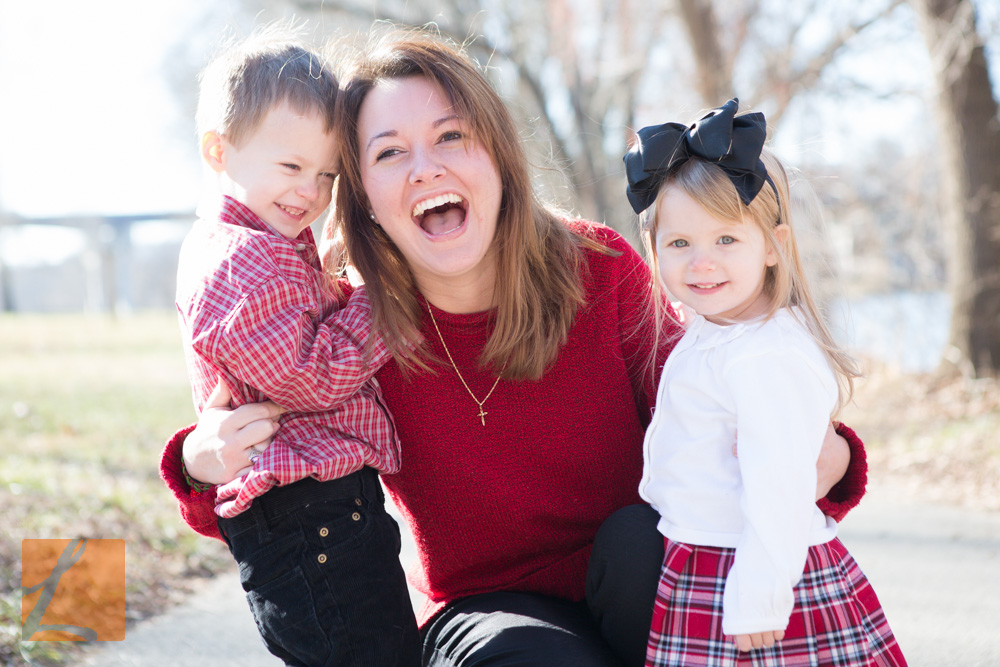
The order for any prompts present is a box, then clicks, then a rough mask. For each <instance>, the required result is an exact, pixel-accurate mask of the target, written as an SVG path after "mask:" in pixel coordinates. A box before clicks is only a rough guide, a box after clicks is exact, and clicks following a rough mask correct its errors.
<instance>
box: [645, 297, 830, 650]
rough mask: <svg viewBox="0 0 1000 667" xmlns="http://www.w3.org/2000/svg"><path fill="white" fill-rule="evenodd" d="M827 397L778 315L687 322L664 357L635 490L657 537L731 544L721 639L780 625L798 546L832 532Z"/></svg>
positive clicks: (825, 378) (823, 370)
mask: <svg viewBox="0 0 1000 667" xmlns="http://www.w3.org/2000/svg"><path fill="white" fill-rule="evenodd" d="M836 401H837V382H836V378H835V376H834V374H833V371H832V370H831V368H830V365H829V363H828V362H827V360H826V357H825V356H824V355H823V353H822V351H821V350H820V348H819V346H818V345H817V344H816V343H815V341H814V340H813V339H812V337H811V336H810V334H809V333H808V331H807V330H806V329H805V328H804V327H803V326H802V325H801V324H800V323H799V322H798V321H796V320H795V318H794V316H793V315H792V313H791V312H789V311H788V310H782V311H779V312H778V313H776V314H775V316H774V317H773V318H771V319H770V320H768V321H766V322H762V321H755V322H751V323H739V324H733V325H730V326H720V325H716V324H713V323H711V322H709V321H707V320H706V319H705V318H703V317H700V316H695V317H694V319H693V321H692V322H691V325H690V326H689V327H688V330H687V331H686V332H685V334H684V337H683V338H682V339H681V340H680V341H679V342H678V344H677V346H676V347H675V348H674V350H673V352H671V354H670V357H669V358H668V359H667V363H666V365H665V366H664V369H663V375H662V377H661V379H660V386H659V389H658V391H657V398H656V411H655V413H654V414H653V419H652V422H651V423H650V425H649V428H648V430H647V431H646V438H645V443H644V446H643V452H644V453H643V456H644V462H645V465H644V468H643V474H642V482H641V483H640V485H639V493H640V495H641V496H642V498H643V499H645V500H646V501H647V502H649V503H650V505H652V506H653V508H654V509H656V510H657V511H658V512H659V513H660V517H661V518H660V522H659V524H658V528H659V531H660V532H661V533H662V534H663V535H664V536H666V537H668V538H670V539H671V540H674V541H676V542H683V543H685V544H692V545H705V546H715V547H731V548H735V549H736V556H735V560H734V563H733V567H732V569H731V570H730V572H729V576H728V578H727V580H726V589H725V593H724V596H723V623H722V628H723V632H725V633H726V634H728V635H735V634H749V633H754V632H763V631H767V630H777V629H783V628H785V627H786V625H787V624H788V618H789V615H790V614H791V611H792V606H793V604H794V599H793V595H792V588H793V587H794V586H795V584H797V583H798V582H799V580H800V579H801V578H802V571H803V568H804V565H805V560H806V553H807V551H808V548H809V546H810V545H816V544H823V543H824V542H828V541H829V540H831V539H833V538H834V537H835V536H836V534H837V524H836V522H835V521H834V520H833V519H830V518H828V517H826V516H824V515H823V513H822V512H821V511H820V510H819V509H818V508H817V507H816V503H815V495H816V483H817V480H816V460H817V458H818V456H819V450H820V448H821V446H822V443H823V438H824V435H825V433H826V430H827V427H828V425H829V423H830V415H831V413H832V411H833V409H834V407H835V405H836ZM734 443H736V444H737V445H738V453H739V455H738V457H734V456H733V452H732V448H733V444H734Z"/></svg>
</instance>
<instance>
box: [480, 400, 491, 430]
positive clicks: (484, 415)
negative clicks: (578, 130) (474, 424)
mask: <svg viewBox="0 0 1000 667" xmlns="http://www.w3.org/2000/svg"><path fill="white" fill-rule="evenodd" d="M488 414H489V413H488V412H486V411H485V410H483V406H481V405H480V406H479V421H481V422H482V423H483V426H486V415H488Z"/></svg>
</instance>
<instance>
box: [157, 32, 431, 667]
mask: <svg viewBox="0 0 1000 667" xmlns="http://www.w3.org/2000/svg"><path fill="white" fill-rule="evenodd" d="M336 95H337V81H336V79H335V77H334V76H333V74H332V73H331V72H330V70H329V69H328V67H327V66H326V64H325V63H324V62H323V61H322V60H321V59H320V58H319V57H318V56H317V55H316V54H314V53H312V52H310V51H308V50H306V49H305V48H303V47H301V46H299V45H298V44H296V43H295V42H294V41H291V40H288V39H279V38H278V37H276V36H275V35H274V34H270V35H269V34H266V33H259V34H257V35H255V36H254V37H251V38H250V39H249V40H247V41H246V42H245V43H243V44H241V45H239V46H237V47H235V48H232V49H229V50H227V51H226V52H224V53H223V54H222V55H221V56H220V57H218V58H217V59H216V60H214V61H213V62H212V63H211V64H210V65H209V67H208V68H207V69H206V70H205V72H204V73H203V74H202V79H201V94H200V99H199V105H198V126H199V127H198V130H199V134H200V135H201V155H202V157H203V159H204V161H205V163H206V164H207V165H208V167H210V169H211V172H210V175H211V176H212V177H213V178H212V180H213V181H214V182H215V183H214V186H213V188H211V189H212V194H211V197H210V198H209V199H208V201H204V202H203V203H202V205H201V206H200V208H199V220H198V221H197V222H196V223H195V225H194V227H193V228H192V230H191V232H190V234H189V235H188V237H187V238H186V239H185V242H184V245H183V247H182V250H181V256H180V264H179V268H178V280H177V310H178V314H179V317H180V324H181V330H182V333H183V336H184V344H185V352H186V357H187V362H188V370H189V373H190V376H191V384H192V390H193V394H194V402H195V407H196V409H197V410H198V411H199V413H200V412H201V410H202V409H203V407H204V406H205V402H206V399H207V398H208V396H209V394H210V392H211V391H212V388H213V387H214V385H215V384H216V382H217V381H218V379H219V378H221V379H223V380H224V382H225V384H226V385H227V386H228V388H229V390H230V392H231V393H232V397H233V398H232V403H233V406H234V407H235V406H237V405H242V404H244V403H248V402H256V401H262V400H266V399H271V400H273V401H275V402H277V403H278V404H280V405H282V406H283V407H285V408H288V409H290V410H292V412H288V413H286V414H285V415H284V416H283V417H282V418H281V428H280V430H279V431H278V433H277V434H276V435H275V437H274V440H273V442H272V444H271V445H270V446H269V447H268V448H267V449H265V450H264V451H263V452H262V453H258V452H256V451H255V450H248V460H249V463H250V464H251V465H252V470H251V471H250V472H249V473H247V474H246V475H244V476H242V477H241V478H238V479H236V480H234V481H232V482H230V483H229V484H225V485H222V486H219V487H217V489H216V494H217V495H216V514H218V516H219V518H218V524H219V532H220V533H221V534H222V535H223V537H224V539H225V540H226V543H227V544H228V545H229V548H230V550H231V551H232V553H233V556H234V557H235V558H236V560H237V562H238V563H239V565H240V578H241V580H242V583H243V588H244V590H246V592H247V600H248V602H249V604H250V608H251V610H252V611H253V614H254V617H255V618H256V621H257V625H258V628H259V630H260V633H261V635H262V636H263V638H264V642H265V644H266V645H267V647H268V649H269V650H270V651H271V653H273V654H274V655H276V656H278V657H279V658H281V659H283V660H284V661H285V662H286V664H289V665H411V664H412V665H419V664H420V657H419V650H420V642H419V637H418V634H417V628H416V622H415V620H414V616H413V611H412V608H411V606H410V600H409V596H408V593H407V589H406V582H405V578H404V576H403V572H402V568H401V566H400V564H399V559H398V554H399V533H398V529H397V527H396V526H395V524H394V522H393V519H392V518H391V517H390V516H389V515H388V514H386V512H385V508H384V496H383V494H382V490H381V487H380V485H379V480H378V473H379V472H384V473H394V472H396V471H397V470H398V469H399V442H398V440H397V438H396V433H395V429H394V427H393V423H392V420H391V418H390V416H389V414H388V412H387V410H386V408H385V406H384V403H383V401H382V397H381V393H380V390H379V387H378V385H377V384H376V382H375V380H374V379H373V378H372V374H373V373H374V371H375V370H377V369H378V368H379V367H380V366H381V365H382V364H383V363H384V362H385V361H386V359H387V358H388V352H387V350H386V348H385V345H384V344H383V343H382V341H381V339H378V340H376V341H373V342H372V344H370V345H369V340H368V339H369V338H370V337H371V336H373V335H374V334H373V333H372V331H371V318H370V309H369V305H368V301H367V297H366V296H365V293H364V289H363V288H360V289H358V290H357V291H355V292H354V293H353V295H352V297H351V299H350V301H349V302H348V303H347V305H346V306H345V307H344V308H342V309H341V308H340V307H339V303H338V299H337V297H338V296H339V290H337V288H336V285H335V284H333V282H332V281H331V280H330V279H329V278H328V277H327V276H326V275H325V274H324V273H323V270H322V268H321V267H320V263H319V259H318V254H317V250H316V244H315V241H314V239H313V235H312V232H311V230H310V228H309V225H310V223H312V222H313V221H315V220H317V219H318V218H319V216H320V215H321V214H323V212H324V211H325V210H326V209H327V207H328V206H329V204H330V199H331V196H332V193H331V190H332V186H333V180H334V175H335V170H336V164H335V162H336V148H337V146H336V141H337V139H336V137H335V136H334V135H333V134H332V132H331V128H332V127H333V108H334V101H335V99H336ZM192 486H193V487H194V488H195V489H196V490H199V491H201V490H202V488H201V485H199V484H197V483H196V482H195V483H193V485H192Z"/></svg>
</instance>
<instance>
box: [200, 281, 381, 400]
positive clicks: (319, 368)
mask: <svg viewBox="0 0 1000 667" xmlns="http://www.w3.org/2000/svg"><path fill="white" fill-rule="evenodd" d="M316 309H317V304H316V300H315V297H314V296H313V295H312V294H311V293H310V292H309V291H308V290H305V289H303V288H302V286H301V285H299V284H296V283H294V282H292V281H289V280H286V279H284V278H282V277H280V276H278V277H274V278H272V279H271V280H269V281H268V282H267V283H266V284H264V285H261V286H260V287H259V288H258V289H256V290H254V291H253V292H251V293H250V294H249V295H248V296H247V297H246V299H244V301H243V303H241V304H240V305H239V307H238V308H237V309H236V311H235V312H234V313H233V314H232V315H231V316H230V317H229V318H228V319H227V320H226V321H225V322H224V323H222V325H220V327H219V330H218V331H216V332H215V333H214V335H212V336H209V337H205V338H204V340H203V341H198V340H196V341H195V342H194V346H195V349H197V350H198V351H199V352H200V353H201V354H204V355H205V356H206V357H209V358H212V359H214V360H216V361H217V362H219V363H221V365H223V366H225V367H226V369H227V371H228V372H229V373H231V374H232V375H234V376H236V377H237V378H239V379H240V380H241V381H242V382H244V383H246V384H248V385H250V386H252V387H254V388H256V389H258V390H259V391H261V392H263V393H264V394H265V395H266V396H267V397H268V398H270V399H271V400H273V401H274V402H276V403H278V404H279V405H281V406H282V407H284V408H288V409H291V410H296V411H301V412H314V411H321V410H329V409H331V408H333V407H335V406H337V405H338V404H340V403H342V402H343V401H345V400H347V399H348V398H350V397H351V396H353V395H354V394H355V393H356V392H357V391H358V389H359V388H360V387H361V385H363V384H364V383H365V382H367V381H368V380H369V379H370V378H371V377H372V375H374V373H375V372H376V371H377V370H378V369H379V368H381V367H382V365H383V364H384V363H385V362H386V361H387V360H388V359H389V357H390V353H389V350H388V347H387V346H386V344H385V342H384V341H383V340H382V338H381V337H380V336H378V334H376V333H375V332H374V330H373V327H372V321H371V307H370V305H369V302H368V295H367V293H366V292H365V290H364V288H363V287H359V288H358V289H356V290H355V291H354V293H353V294H352V295H351V298H350V300H349V301H348V302H347V304H346V305H345V306H344V307H343V308H341V309H339V310H337V311H336V312H335V313H333V314H332V315H330V316H329V317H327V318H326V319H324V320H317V319H316ZM372 337H375V338H374V340H372V341H370V342H369V339H370V338H372ZM199 348H207V349H199Z"/></svg>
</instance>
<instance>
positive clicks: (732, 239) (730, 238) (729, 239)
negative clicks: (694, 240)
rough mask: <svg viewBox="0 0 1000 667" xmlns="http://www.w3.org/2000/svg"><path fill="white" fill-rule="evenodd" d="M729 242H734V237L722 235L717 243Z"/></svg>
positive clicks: (726, 243)
mask: <svg viewBox="0 0 1000 667" xmlns="http://www.w3.org/2000/svg"><path fill="white" fill-rule="evenodd" d="M730 243H736V239H734V238H733V237H732V236H722V237H720V238H719V245H729V244H730Z"/></svg>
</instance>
